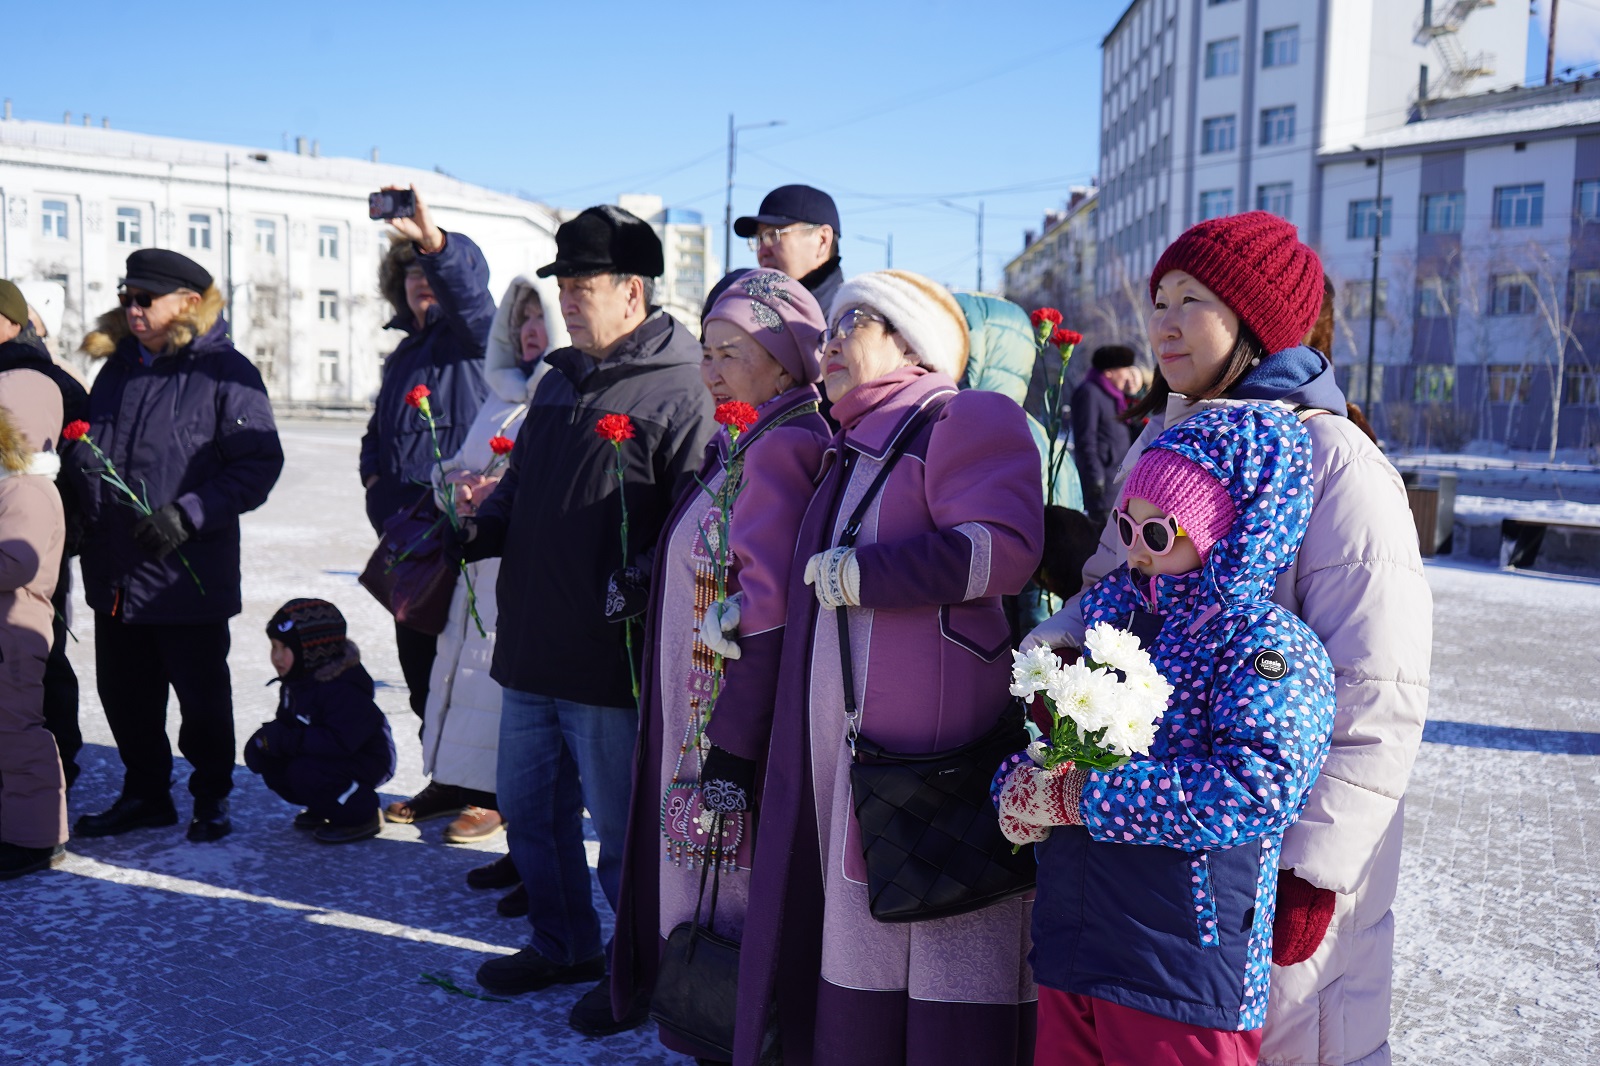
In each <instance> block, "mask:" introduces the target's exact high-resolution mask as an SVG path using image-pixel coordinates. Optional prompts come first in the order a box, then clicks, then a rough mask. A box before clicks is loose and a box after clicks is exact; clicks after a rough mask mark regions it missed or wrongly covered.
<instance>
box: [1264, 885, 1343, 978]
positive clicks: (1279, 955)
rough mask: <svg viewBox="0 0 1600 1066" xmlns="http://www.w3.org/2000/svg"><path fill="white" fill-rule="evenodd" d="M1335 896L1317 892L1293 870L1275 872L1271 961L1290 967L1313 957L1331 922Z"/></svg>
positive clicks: (1319, 890)
mask: <svg viewBox="0 0 1600 1066" xmlns="http://www.w3.org/2000/svg"><path fill="white" fill-rule="evenodd" d="M1337 901H1338V895H1337V893H1335V892H1333V891H1332V890H1331V889H1326V888H1318V887H1317V886H1316V885H1313V884H1312V883H1311V882H1310V881H1307V880H1305V879H1304V878H1302V877H1300V876H1298V875H1297V874H1296V873H1295V872H1294V871H1293V870H1279V871H1278V913H1277V915H1276V916H1275V917H1274V918H1273V919H1272V961H1273V962H1274V963H1276V964H1277V965H1279V966H1293V965H1295V964H1296V963H1300V962H1305V961H1306V960H1307V959H1309V958H1310V957H1311V956H1312V955H1314V954H1316V951H1317V946H1318V945H1319V944H1321V943H1322V938H1323V937H1324V936H1325V935H1327V932H1328V923H1329V922H1331V921H1332V920H1333V905H1334V904H1335V903H1336V902H1337Z"/></svg>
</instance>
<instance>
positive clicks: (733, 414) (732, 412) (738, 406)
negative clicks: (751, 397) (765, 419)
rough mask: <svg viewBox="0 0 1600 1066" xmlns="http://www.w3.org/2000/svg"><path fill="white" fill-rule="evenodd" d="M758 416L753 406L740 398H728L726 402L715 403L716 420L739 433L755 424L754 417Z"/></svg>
mask: <svg viewBox="0 0 1600 1066" xmlns="http://www.w3.org/2000/svg"><path fill="white" fill-rule="evenodd" d="M760 417H761V416H760V415H758V414H756V409H755V408H754V407H752V406H750V405H749V404H747V403H745V402H743V401H742V400H729V401H728V402H727V403H719V404H718V405H717V413H716V419H717V421H718V422H720V423H721V424H723V425H724V426H728V427H729V428H731V429H733V430H735V431H736V432H739V433H743V432H744V431H745V430H747V429H749V428H750V427H751V426H753V425H755V424H756V419H758V418H760Z"/></svg>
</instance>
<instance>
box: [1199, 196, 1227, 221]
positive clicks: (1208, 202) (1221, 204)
mask: <svg viewBox="0 0 1600 1066" xmlns="http://www.w3.org/2000/svg"><path fill="white" fill-rule="evenodd" d="M1231 214H1233V190H1232V189H1212V190H1211V191H1209V192H1203V193H1201V194H1200V221H1201V222H1204V221H1205V220H1206V219H1208V218H1221V217H1222V216H1223V215H1231Z"/></svg>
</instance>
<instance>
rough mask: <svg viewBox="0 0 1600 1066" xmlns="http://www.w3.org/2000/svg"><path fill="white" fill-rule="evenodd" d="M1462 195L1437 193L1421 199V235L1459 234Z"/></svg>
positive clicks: (1457, 193)
mask: <svg viewBox="0 0 1600 1066" xmlns="http://www.w3.org/2000/svg"><path fill="white" fill-rule="evenodd" d="M1464 198H1465V197H1464V194H1462V193H1459V192H1437V193H1432V194H1430V195H1427V196H1424V197H1423V198H1422V232H1423V233H1460V232H1461V219H1462V207H1463V203H1462V201H1463V200H1464Z"/></svg>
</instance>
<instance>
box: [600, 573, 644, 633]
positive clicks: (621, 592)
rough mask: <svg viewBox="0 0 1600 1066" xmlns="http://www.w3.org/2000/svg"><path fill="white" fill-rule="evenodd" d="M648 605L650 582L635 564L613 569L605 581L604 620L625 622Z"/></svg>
mask: <svg viewBox="0 0 1600 1066" xmlns="http://www.w3.org/2000/svg"><path fill="white" fill-rule="evenodd" d="M649 605H650V582H649V581H648V580H646V579H645V576H644V571H643V570H640V569H639V568H638V567H637V566H630V567H628V568H627V569H626V570H613V571H612V572H611V580H610V581H608V582H607V583H606V621H607V622H626V621H627V620H628V619H630V618H637V617H639V616H640V615H641V614H644V610H645V608H646V607H648V606H649Z"/></svg>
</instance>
